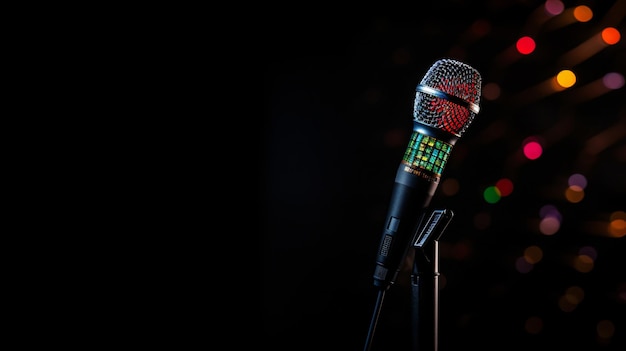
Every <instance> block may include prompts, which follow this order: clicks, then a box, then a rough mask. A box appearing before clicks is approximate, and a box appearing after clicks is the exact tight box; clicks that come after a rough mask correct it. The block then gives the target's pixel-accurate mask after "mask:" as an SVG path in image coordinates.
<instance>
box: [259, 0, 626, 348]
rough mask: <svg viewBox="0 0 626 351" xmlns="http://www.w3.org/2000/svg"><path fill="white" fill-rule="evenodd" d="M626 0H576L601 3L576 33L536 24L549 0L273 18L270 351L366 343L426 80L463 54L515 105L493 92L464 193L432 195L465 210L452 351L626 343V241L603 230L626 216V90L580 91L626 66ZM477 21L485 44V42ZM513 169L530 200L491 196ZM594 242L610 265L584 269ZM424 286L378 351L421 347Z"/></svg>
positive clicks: (454, 248) (446, 281)
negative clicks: (569, 59)
mask: <svg viewBox="0 0 626 351" xmlns="http://www.w3.org/2000/svg"><path fill="white" fill-rule="evenodd" d="M624 2H625V1H587V2H575V1H565V2H564V4H565V8H566V10H567V9H568V8H572V7H574V6H577V5H587V6H589V7H590V8H591V9H592V10H593V11H594V17H593V19H592V20H591V21H589V22H585V23H578V22H577V23H572V24H569V25H563V26H558V25H557V24H558V23H557V21H556V18H553V19H548V20H547V21H546V22H544V23H543V24H542V25H537V26H535V27H533V25H532V23H533V19H534V18H536V17H535V16H537V14H538V13H539V12H538V11H541V10H542V6H543V4H544V2H543V1H530V0H529V1H508V2H504V1H479V2H475V1H462V0H458V1H454V0H444V1H436V2H427V3H422V2H419V3H415V5H411V6H410V7H394V6H391V5H389V6H381V5H361V6H358V7H356V8H343V7H341V9H339V4H336V5H328V4H321V3H308V4H298V5H297V6H296V5H291V6H289V5H287V6H286V7H280V8H278V7H276V8H275V9H274V10H275V12H273V14H272V15H269V16H267V17H263V25H264V27H265V28H270V30H269V31H267V32H265V34H264V35H263V36H261V39H260V40H261V43H260V44H262V45H263V47H265V49H263V52H261V53H259V54H260V55H263V56H266V57H267V60H268V61H267V65H266V68H265V82H264V83H265V93H266V95H265V101H266V104H267V105H266V108H267V116H268V118H267V120H266V126H265V127H266V128H265V139H264V142H263V144H262V146H263V147H264V154H263V161H264V164H263V171H264V176H265V177H264V182H263V184H262V189H261V190H262V200H263V206H262V217H263V220H264V221H263V226H264V241H263V253H264V255H263V271H262V272H263V274H262V277H263V320H264V326H263V327H264V328H263V333H264V342H265V346H266V347H269V348H273V349H290V350H322V349H333V350H335V349H336V350H362V349H363V347H364V343H365V339H366V335H367V330H368V327H369V323H370V320H371V318H372V312H373V309H374V304H375V300H376V290H375V289H374V287H373V285H372V274H373V269H374V258H375V257H374V256H375V253H376V249H377V246H378V242H379V239H380V234H381V232H382V228H383V220H384V217H385V214H386V211H387V206H388V204H389V196H390V191H391V188H392V185H393V181H394V177H395V172H396V169H397V166H398V165H399V162H400V160H401V158H402V155H403V153H404V149H405V148H406V145H407V141H408V137H409V136H410V133H411V130H412V112H413V110H412V109H413V99H414V97H415V87H416V85H417V84H418V83H419V81H420V80H421V78H422V77H423V76H424V74H425V73H426V71H427V70H428V68H429V67H430V66H431V65H432V64H433V63H434V62H435V61H436V60H438V59H440V58H453V59H457V60H460V61H463V62H465V63H467V64H469V65H470V66H472V67H474V68H476V69H477V70H478V71H479V72H480V73H481V74H482V79H483V85H485V84H488V83H496V84H498V86H499V87H500V89H501V91H500V96H499V97H498V98H497V99H492V100H488V99H485V98H482V100H481V104H480V105H481V111H480V113H479V114H478V115H477V117H476V119H475V120H474V122H473V123H472V125H471V126H470V128H469V129H468V131H467V132H466V133H465V134H464V136H463V137H462V138H461V139H460V140H459V141H458V142H457V144H456V145H455V147H454V149H453V151H452V154H451V158H450V160H449V161H448V164H447V165H446V169H445V170H444V174H443V177H442V181H445V180H446V179H447V178H451V179H456V180H457V181H458V182H459V184H460V189H459V191H458V193H456V194H454V195H451V196H446V195H444V194H443V193H442V192H438V193H436V195H435V197H434V198H433V200H432V202H431V205H432V206H433V207H440V208H441V207H443V208H448V209H451V210H453V211H454V213H455V217H454V219H453V220H452V222H451V224H450V226H449V227H448V229H447V230H446V232H445V233H444V235H443V237H442V238H441V241H440V245H441V248H440V250H441V251H440V252H441V263H440V265H441V266H440V272H441V274H442V278H441V279H442V287H441V291H440V322H439V330H440V345H439V349H440V350H442V351H443V350H458V349H461V348H466V347H467V348H471V349H480V350H530V349H533V348H541V347H554V348H555V349H556V348H558V349H563V350H565V349H576V350H582V349H589V350H624V348H625V347H626V318H625V317H626V315H625V313H626V297H625V295H626V274H624V269H625V268H626V251H624V249H626V245H625V244H624V241H625V240H626V239H625V238H624V237H623V236H622V237H620V238H611V237H607V236H605V235H601V232H602V231H603V230H598V229H597V228H598V226H597V225H596V226H594V224H598V223H599V226H600V228H605V227H606V224H607V223H608V219H609V216H610V214H611V213H613V212H615V211H626V201H625V200H626V180H625V179H626V143H625V140H626V107H625V104H626V103H625V98H626V95H624V87H622V88H620V89H618V90H614V91H610V92H607V93H605V94H602V95H599V96H596V97H594V98H589V99H583V98H581V95H577V93H579V92H581V89H582V88H580V87H583V86H585V85H586V84H588V83H591V82H592V81H594V80H596V79H599V78H601V77H603V76H604V75H605V74H606V73H608V72H619V73H621V74H622V75H625V74H626V69H625V63H626V50H625V45H624V41H625V39H624V37H623V36H624V34H625V33H626V30H625V29H626V28H625V26H624V15H625V14H626V7H625V4H624ZM279 10H280V11H279ZM607 23H610V25H611V26H613V27H616V28H617V29H619V30H620V32H621V33H622V39H621V41H620V42H619V43H618V44H616V45H611V46H608V47H606V48H604V49H603V50H601V51H599V52H597V53H596V54H594V55H591V56H590V57H589V58H588V59H586V60H584V61H582V62H580V63H578V64H576V65H574V66H573V67H572V66H567V65H564V64H563V63H562V62H561V60H560V59H561V58H562V57H563V55H564V54H565V53H567V52H568V51H570V50H571V49H573V48H575V47H576V46H578V45H579V44H581V43H582V42H584V41H585V40H587V39H588V38H590V37H591V36H592V35H593V34H594V33H596V32H598V31H599V28H603V27H604V26H607V25H608V24H607ZM480 25H482V27H480ZM477 28H485V30H484V32H483V33H484V34H483V35H476V33H477V32H476V29H477ZM473 33H474V34H473ZM527 34H534V37H535V40H536V42H537V48H536V50H535V52H533V53H532V54H531V55H528V56H522V55H519V54H515V53H512V54H511V50H512V47H513V46H514V44H515V42H516V40H517V39H518V38H519V37H521V36H522V35H527ZM562 69H572V70H573V71H575V73H576V74H577V83H576V85H575V86H574V87H572V88H570V89H568V90H565V91H562V92H558V93H554V94H551V95H548V96H544V97H540V98H537V99H535V100H532V101H527V102H525V103H520V102H519V100H516V98H517V97H519V96H521V94H522V93H523V92H525V91H527V90H528V89H532V88H533V87H535V86H537V85H538V84H540V83H541V82H543V81H545V80H547V79H549V78H550V77H551V76H553V75H555V74H556V73H557V72H558V71H560V70H562ZM577 89H578V90H577ZM606 131H611V132H612V133H614V135H615V136H616V139H608V138H607V137H601V138H603V140H607V145H606V147H605V148H603V149H602V150H600V151H599V152H597V153H596V154H594V155H590V154H589V152H588V149H586V147H587V146H588V145H589V144H588V142H589V140H590V139H591V138H593V137H594V136H597V135H599V134H600V133H602V132H606ZM529 136H535V137H538V138H540V140H542V142H543V146H544V153H543V155H542V157H541V158H539V159H537V160H534V161H530V160H526V159H525V158H524V157H523V156H522V153H521V145H522V143H523V140H524V139H526V138H527V137H529ZM609 140H610V141H609ZM574 173H580V174H583V175H584V176H585V177H586V178H587V181H588V185H587V187H586V188H585V198H584V199H583V201H581V202H579V203H569V202H567V201H566V200H565V198H564V197H563V192H564V191H565V189H566V188H567V179H568V177H569V176H570V175H572V174H574ZM504 177H506V178H509V179H511V180H512V181H513V183H514V190H513V193H512V194H511V195H509V196H506V197H503V198H502V199H501V200H500V201H499V202H497V203H495V204H490V203H487V202H485V200H484V199H483V196H482V192H483V190H484V189H485V188H486V187H488V186H491V185H493V184H494V183H495V182H496V181H497V180H498V179H500V178H504ZM544 205H553V206H555V207H557V208H558V209H559V211H560V213H561V214H562V222H561V227H560V229H559V231H558V232H557V233H555V234H554V235H543V234H541V233H540V232H539V230H538V223H539V220H540V214H539V212H540V209H541V207H542V206H544ZM477 218H488V220H487V224H486V225H485V224H482V225H478V224H477V223H478V222H477ZM481 223H484V222H481ZM603 223H604V224H603ZM603 226H604V227H603ZM604 231H605V230H604ZM531 245H536V246H539V247H540V248H541V249H542V250H543V258H542V260H541V261H540V262H538V263H537V264H536V265H535V266H534V267H533V269H532V270H531V271H530V272H528V273H520V272H518V271H517V270H516V268H515V262H516V260H517V259H518V258H519V257H521V256H522V255H523V253H524V250H525V249H526V248H527V247H529V246H531ZM587 246H589V247H593V248H594V249H595V250H596V253H597V257H596V259H595V261H594V266H593V269H592V270H591V271H589V272H586V273H582V272H579V271H577V270H575V269H574V268H573V267H572V264H571V262H572V258H573V257H575V256H576V255H577V254H578V252H579V250H580V249H581V248H583V247H587ZM403 274H406V272H403ZM572 286H577V287H580V288H582V290H583V291H584V294H585V295H584V298H583V300H582V301H581V302H580V304H579V305H578V306H577V307H576V308H575V309H574V310H572V311H570V312H565V311H563V310H561V309H560V308H559V299H560V298H561V297H562V296H563V295H564V294H565V291H566V289H567V288H569V287H572ZM408 294H409V286H408V284H407V279H406V277H405V276H401V277H400V278H399V279H398V283H397V284H396V285H394V286H393V287H392V288H391V289H390V290H389V291H388V293H387V296H386V298H385V303H384V306H383V310H382V312H381V316H380V320H379V324H378V328H377V330H376V334H375V336H374V341H373V346H372V350H373V351H375V350H387V351H390V350H411V343H410V335H411V327H410V322H409V318H410V316H409V313H410V309H409V308H408V306H407V303H408V299H409V297H408ZM531 317H538V318H540V319H541V321H542V328H541V330H540V331H539V332H538V333H536V334H532V333H529V332H527V331H526V330H525V327H524V326H525V323H526V321H527V320H528V319H529V318H531ZM603 320H608V321H611V323H612V325H613V326H614V327H615V332H614V334H613V336H612V338H610V340H609V341H608V342H600V341H599V340H598V338H597V331H596V328H597V325H598V323H599V322H600V321H603Z"/></svg>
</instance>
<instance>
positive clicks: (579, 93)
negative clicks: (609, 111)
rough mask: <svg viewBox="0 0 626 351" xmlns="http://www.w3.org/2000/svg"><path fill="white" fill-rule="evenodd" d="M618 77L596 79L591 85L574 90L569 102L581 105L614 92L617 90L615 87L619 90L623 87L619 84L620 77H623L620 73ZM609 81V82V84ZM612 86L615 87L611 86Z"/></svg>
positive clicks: (570, 94)
mask: <svg viewBox="0 0 626 351" xmlns="http://www.w3.org/2000/svg"><path fill="white" fill-rule="evenodd" d="M617 75H618V76H615V75H611V76H609V77H608V78H607V75H605V76H604V77H602V78H600V79H596V80H594V81H592V82H591V83H588V84H586V85H584V86H581V87H579V88H576V89H575V90H572V91H571V92H570V93H569V99H568V100H570V101H576V103H577V104H581V103H583V102H587V101H589V100H592V99H595V98H597V97H599V96H602V95H604V94H606V93H609V92H612V91H613V90H615V89H616V88H615V87H618V88H617V89H619V87H621V86H620V84H619V76H621V75H620V74H619V73H617ZM607 81H609V82H608V84H607ZM610 84H613V85H612V86H610ZM622 86H623V84H622Z"/></svg>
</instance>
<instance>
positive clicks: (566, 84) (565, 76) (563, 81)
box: [556, 69, 576, 88]
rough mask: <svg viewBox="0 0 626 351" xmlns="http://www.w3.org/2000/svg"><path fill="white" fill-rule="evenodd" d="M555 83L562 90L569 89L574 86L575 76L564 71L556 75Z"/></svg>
mask: <svg viewBox="0 0 626 351" xmlns="http://www.w3.org/2000/svg"><path fill="white" fill-rule="evenodd" d="M556 82H557V83H558V84H559V86H561V87H563V88H571V87H572V86H573V85H574V84H576V74H574V72H572V71H570V70H568V69H564V70H562V71H560V72H559V73H558V74H557V75H556Z"/></svg>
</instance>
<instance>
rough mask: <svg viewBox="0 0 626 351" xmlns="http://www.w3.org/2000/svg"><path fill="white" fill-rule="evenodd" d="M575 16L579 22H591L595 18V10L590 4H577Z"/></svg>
mask: <svg viewBox="0 0 626 351" xmlns="http://www.w3.org/2000/svg"><path fill="white" fill-rule="evenodd" d="M574 18H576V20H577V21H578V22H589V21H590V20H591V19H592V18H593V11H592V10H591V9H590V8H589V6H585V5H580V6H576V8H574Z"/></svg>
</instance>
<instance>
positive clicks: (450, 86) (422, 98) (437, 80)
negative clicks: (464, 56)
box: [413, 59, 482, 137]
mask: <svg viewBox="0 0 626 351" xmlns="http://www.w3.org/2000/svg"><path fill="white" fill-rule="evenodd" d="M481 86H482V78H481V76H480V73H478V71H476V70H475V69H474V68H472V67H471V66H469V65H467V64H465V63H462V62H459V61H456V60H452V59H441V60H439V61H437V62H435V63H434V64H433V65H432V66H431V67H430V69H429V70H428V72H426V75H425V76H424V78H423V79H422V81H421V82H420V84H419V85H418V86H417V89H416V94H415V104H414V106H413V122H419V123H421V124H425V125H428V126H431V127H433V128H437V129H441V130H444V131H446V132H449V133H451V134H453V135H455V136H457V137H461V136H462V135H463V133H464V132H465V130H466V129H467V128H468V127H469V125H470V124H471V123H472V121H473V120H474V117H475V116H476V114H477V113H478V111H479V110H480V108H479V103H480V95H481Z"/></svg>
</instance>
